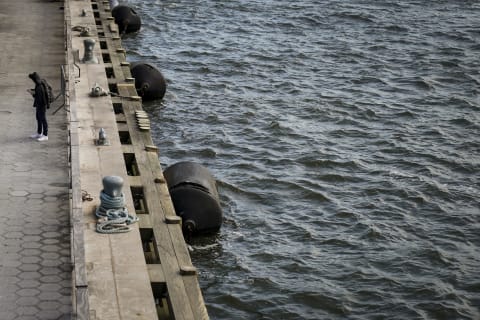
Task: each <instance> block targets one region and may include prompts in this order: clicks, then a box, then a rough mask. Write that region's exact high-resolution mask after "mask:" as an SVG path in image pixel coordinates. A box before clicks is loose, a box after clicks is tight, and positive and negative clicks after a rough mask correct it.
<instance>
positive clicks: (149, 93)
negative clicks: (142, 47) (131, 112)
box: [130, 62, 167, 100]
mask: <svg viewBox="0 0 480 320" xmlns="http://www.w3.org/2000/svg"><path fill="white" fill-rule="evenodd" d="M130 72H131V73H132V77H134V78H135V88H136V89H137V92H138V95H139V96H141V97H142V99H143V100H155V99H162V98H163V96H164V95H165V91H167V82H166V81H165V78H164V77H163V75H162V73H161V72H160V70H158V69H157V67H155V66H154V65H152V64H150V63H146V62H132V63H131V64H130Z"/></svg>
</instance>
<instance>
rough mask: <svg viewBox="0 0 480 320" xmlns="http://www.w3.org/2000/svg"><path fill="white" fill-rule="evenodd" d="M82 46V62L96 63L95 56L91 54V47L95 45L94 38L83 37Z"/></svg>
mask: <svg viewBox="0 0 480 320" xmlns="http://www.w3.org/2000/svg"><path fill="white" fill-rule="evenodd" d="M83 46H84V55H83V59H82V62H83V63H98V59H97V57H95V55H94V54H93V48H94V47H95V40H94V39H85V40H83Z"/></svg>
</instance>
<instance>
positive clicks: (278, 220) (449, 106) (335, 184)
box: [123, 0, 480, 319]
mask: <svg viewBox="0 0 480 320" xmlns="http://www.w3.org/2000/svg"><path fill="white" fill-rule="evenodd" d="M126 2H127V3H128V4H130V5H131V6H132V7H134V8H135V9H136V10H137V11H138V13H139V14H140V15H141V17H142V19H143V26H142V30H141V31H140V32H139V33H138V34H136V35H133V36H127V37H126V38H125V39H124V42H123V44H124V46H125V48H126V49H127V55H128V59H129V60H130V61H137V60H144V61H148V62H151V63H154V64H155V65H157V66H158V67H159V69H160V70H161V71H162V73H163V74H164V75H165V77H166V78H167V80H168V89H167V94H166V96H165V99H164V100H163V102H152V103H144V107H145V109H146V110H147V111H148V112H149V114H150V117H151V119H152V120H153V125H152V130H153V131H152V132H153V135H154V140H155V143H156V144H157V145H158V146H159V148H160V150H161V155H160V162H161V164H162V166H163V167H164V168H166V167H167V166H168V165H171V164H174V163H176V162H178V161H185V160H190V161H195V162H198V163H201V164H203V165H205V166H206V167H207V168H209V169H210V170H211V172H212V173H213V174H214V175H215V177H216V178H217V179H218V188H219V193H220V196H221V202H222V207H223V211H224V215H225V221H224V225H223V227H222V229H221V231H220V232H219V234H218V235H216V236H212V237H206V238H201V239H197V240H195V241H194V242H193V243H192V248H193V252H192V253H191V255H192V259H193V263H194V265H195V266H196V267H197V268H198V269H199V270H200V275H199V281H200V285H201V288H202V291H203V294H204V298H205V301H206V304H207V308H208V311H209V314H210V317H211V318H212V319H480V267H479V266H480V209H479V208H480V200H479V196H480V177H479V171H480V170H479V169H480V137H479V135H480V99H479V84H480V71H479V70H480V3H479V2H478V1H461V0H455V1H454V0H443V1H442V0H435V1H420V0H385V1H375V0H363V1H362V0H330V1H327V0H325V1H322V0H298V1H286V0H238V1H234V0H231V1H226V0H223V1H222V0H205V1H191V0H190V1H186V0H180V1H158V0H157V1H155V0H142V1H140V0H130V1H126Z"/></svg>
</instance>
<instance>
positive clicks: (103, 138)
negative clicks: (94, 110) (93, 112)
mask: <svg viewBox="0 0 480 320" xmlns="http://www.w3.org/2000/svg"><path fill="white" fill-rule="evenodd" d="M96 142H97V143H96V145H97V146H109V145H110V142H109V141H108V139H107V133H106V132H105V129H103V128H100V130H99V131H98V140H97V141H96Z"/></svg>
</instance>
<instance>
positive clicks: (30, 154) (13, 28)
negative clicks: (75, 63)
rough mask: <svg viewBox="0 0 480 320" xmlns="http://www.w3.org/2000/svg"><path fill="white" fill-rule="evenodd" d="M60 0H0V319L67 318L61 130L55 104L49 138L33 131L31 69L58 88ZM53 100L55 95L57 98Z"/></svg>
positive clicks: (62, 117) (68, 299)
mask: <svg viewBox="0 0 480 320" xmlns="http://www.w3.org/2000/svg"><path fill="white" fill-rule="evenodd" d="M61 6H63V3H61V2H51V1H38V0H18V1H10V0H0V42H1V46H2V50H1V51H0V121H1V123H0V149H1V150H0V319H2V320H9V319H22V320H28V319H42V320H43V319H70V318H71V309H72V302H71V286H72V279H71V258H70V216H69V177H68V159H67V146H68V140H67V139H68V132H67V123H66V121H67V117H66V114H65V111H64V110H60V111H59V112H57V113H56V114H55V115H53V114H52V113H53V111H54V110H55V109H56V108H57V107H56V106H57V105H58V102H56V103H54V104H53V106H52V108H51V109H50V110H48V111H47V119H48V122H49V127H50V128H49V141H47V142H37V141H35V140H33V139H31V138H30V135H31V134H33V133H35V131H36V121H35V110H34V109H33V108H32V103H33V99H32V97H31V96H30V94H29V93H27V92H26V90H27V89H28V88H33V87H34V85H33V82H32V81H31V80H30V79H29V78H28V74H29V73H31V72H33V71H36V72H38V73H39V74H40V75H41V76H42V77H44V78H46V79H47V80H49V82H50V83H51V84H52V86H53V87H54V90H56V92H55V93H57V92H58V90H59V88H60V66H61V65H62V64H64V63H65V44H64V12H63V11H62V10H61V9H60V7H61ZM59 100H61V99H59Z"/></svg>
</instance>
